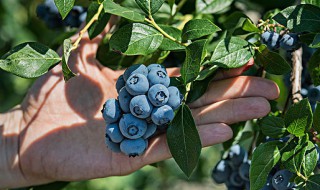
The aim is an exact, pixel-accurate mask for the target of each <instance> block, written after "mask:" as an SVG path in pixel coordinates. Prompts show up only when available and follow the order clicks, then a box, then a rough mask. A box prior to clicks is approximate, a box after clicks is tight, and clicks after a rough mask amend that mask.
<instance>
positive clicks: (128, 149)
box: [120, 138, 147, 157]
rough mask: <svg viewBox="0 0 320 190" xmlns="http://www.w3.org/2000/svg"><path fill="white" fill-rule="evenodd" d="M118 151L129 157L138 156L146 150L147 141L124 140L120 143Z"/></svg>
mask: <svg viewBox="0 0 320 190" xmlns="http://www.w3.org/2000/svg"><path fill="white" fill-rule="evenodd" d="M120 149H121V151H122V152H123V153H124V154H125V155H128V156H129V157H135V156H140V155H142V154H143V153H144V152H145V150H146V149H147V141H145V140H144V139H143V138H138V139H125V140H123V141H122V142H121V143H120Z"/></svg>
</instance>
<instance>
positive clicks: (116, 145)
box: [105, 135, 121, 152]
mask: <svg viewBox="0 0 320 190" xmlns="http://www.w3.org/2000/svg"><path fill="white" fill-rule="evenodd" d="M105 143H106V145H107V147H108V148H109V149H110V150H111V151H113V152H121V150H120V144H119V143H114V142H112V141H111V139H110V137H109V136H108V135H106V141H105Z"/></svg>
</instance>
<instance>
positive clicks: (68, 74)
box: [62, 39, 76, 81]
mask: <svg viewBox="0 0 320 190" xmlns="http://www.w3.org/2000/svg"><path fill="white" fill-rule="evenodd" d="M71 48H72V43H71V39H65V40H64V42H63V56H62V73H63V78H64V80H65V81H68V80H69V79H71V78H72V77H74V76H76V74H74V73H73V72H72V71H71V70H70V68H69V66H68V60H69V57H70V53H71V51H72V49H71Z"/></svg>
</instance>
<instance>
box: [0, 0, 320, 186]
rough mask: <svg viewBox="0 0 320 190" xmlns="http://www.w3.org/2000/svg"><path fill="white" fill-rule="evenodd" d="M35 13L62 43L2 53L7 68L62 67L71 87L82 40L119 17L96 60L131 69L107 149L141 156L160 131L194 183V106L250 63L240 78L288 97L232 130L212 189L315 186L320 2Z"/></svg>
mask: <svg viewBox="0 0 320 190" xmlns="http://www.w3.org/2000/svg"><path fill="white" fill-rule="evenodd" d="M0 8H2V7H0ZM7 9H8V8H7ZM7 9H6V10H7ZM8 10H9V9H8ZM34 14H36V15H37V17H38V18H37V23H38V24H39V25H40V24H41V23H40V21H41V22H43V23H42V25H43V26H44V25H45V26H46V27H47V28H49V29H51V30H53V31H59V33H60V34H61V35H59V36H56V39H55V40H54V43H52V44H46V45H44V44H43V43H38V42H24V43H21V44H17V45H16V46H14V47H12V48H11V47H10V48H9V49H8V47H6V46H5V45H4V49H6V50H7V49H8V51H6V52H4V51H3V50H1V51H0V53H1V54H2V56H1V59H0V68H1V69H2V70H3V71H6V72H9V73H12V74H13V75H16V76H19V77H22V78H28V79H32V78H37V77H39V76H41V75H44V74H45V73H47V72H48V71H49V70H50V69H52V68H53V67H62V69H63V75H64V79H65V82H68V80H70V79H71V78H73V79H72V80H77V76H76V74H77V73H74V72H73V71H72V70H71V69H70V68H69V66H68V58H69V56H70V55H71V54H72V52H73V51H75V50H76V49H77V47H78V45H79V43H80V42H81V40H82V37H83V34H84V33H85V32H88V34H89V37H90V39H94V38H95V37H97V36H98V35H99V34H100V33H101V32H103V29H104V28H105V26H106V24H107V23H108V21H109V19H110V18H111V16H112V15H116V16H117V22H116V24H115V26H114V27H113V28H112V29H111V32H110V33H109V34H106V35H105V38H104V40H103V42H102V43H101V44H100V46H99V49H98V51H97V55H96V57H97V59H98V60H99V61H100V62H101V63H102V64H103V65H104V66H106V67H110V68H112V69H125V68H127V69H126V71H125V72H124V74H123V75H122V76H121V77H119V79H118V81H117V83H116V86H115V87H114V88H116V89H117V91H118V94H119V96H118V99H109V100H106V103H105V105H104V107H103V108H102V115H103V118H104V119H105V121H106V126H104V127H106V133H105V134H103V135H101V138H105V139H106V148H110V149H111V150H113V151H116V152H122V153H124V154H126V155H128V156H139V155H141V154H143V153H144V151H145V149H146V148H147V147H148V139H149V138H152V137H153V136H154V135H157V134H158V133H163V132H165V133H166V134H167V142H168V145H169V149H170V151H171V154H172V156H173V158H174V160H175V162H176V164H177V165H178V166H179V168H180V169H181V171H182V172H183V173H184V174H185V175H186V176H187V177H190V176H191V174H192V173H193V172H194V171H195V168H196V167H197V166H198V164H199V163H200V162H199V159H200V155H201V147H202V146H201V141H200V138H199V134H198V131H197V129H196V126H195V122H194V118H193V117H192V114H191V111H190V109H189V107H188V103H191V102H193V101H195V100H197V99H198V98H199V97H201V96H202V95H203V94H204V92H205V91H206V89H207V87H208V85H209V83H210V82H211V80H212V79H213V77H214V76H215V75H216V73H217V72H218V71H219V70H222V69H232V68H238V67H241V66H243V65H245V64H246V63H247V62H248V61H249V60H250V59H254V61H255V65H254V66H253V67H251V68H250V69H249V70H248V71H246V72H245V73H244V74H245V75H251V76H257V77H266V78H269V79H272V80H274V81H276V82H277V83H278V84H282V85H280V87H281V88H282V90H281V95H280V96H281V97H280V99H279V101H270V104H271V105H272V110H271V112H270V113H269V114H268V115H267V116H266V117H263V118H259V119H254V120H250V121H245V122H241V123H238V124H234V125H233V126H232V129H233V133H234V136H233V138H232V139H231V140H229V141H227V142H225V143H223V144H222V147H223V150H222V151H221V154H220V152H216V153H215V154H219V158H220V160H219V161H218V162H217V164H216V165H214V166H211V167H212V173H211V177H212V179H213V182H214V183H217V184H222V183H223V184H225V185H226V187H227V188H228V189H230V190H231V189H239V190H242V189H247V190H248V189H251V190H261V189H263V190H267V189H276V190H280V189H281V190H285V189H306V190H320V174H319V169H320V149H319V147H318V146H319V145H320V134H319V133H320V106H319V104H320V103H319V101H320V1H319V0H301V1H293V0H288V1H277V0H269V1H262V2H260V1H253V0H239V1H234V0H224V1H221V0H176V1H175V0H167V1H164V0H119V1H113V0H92V1H80V0H79V3H78V1H75V0H54V1H53V0H45V1H37V5H36V8H35V9H34ZM0 16H1V14H0ZM0 23H1V22H0ZM82 23H85V24H83V25H82V27H80V26H81V24H82ZM1 24H2V23H1ZM12 25H14V23H12ZM43 26H42V27H43ZM79 27H80V29H79V30H78V28H79ZM9 28H10V27H9ZM6 30H8V27H4V32H3V33H4V34H6V36H7V38H10V32H7V33H6ZM77 30H78V31H77ZM76 33H78V35H77V38H76V39H75V40H74V41H72V40H71V39H70V37H71V35H73V34H76ZM2 36H3V35H2ZM2 36H1V35H0V42H1V41H4V38H3V37H2ZM48 36H49V35H48ZM27 38H28V37H27ZM48 38H49V37H48ZM10 39H12V40H13V39H14V37H13V36H11V38H10ZM30 39H33V38H31V37H30ZM51 40H52V39H51ZM18 41H19V40H18ZM30 41H33V40H30ZM44 41H45V40H44ZM3 44H5V43H3ZM0 45H1V44H0ZM58 45H62V47H63V54H62V56H59V54H58V53H57V52H56V51H55V49H56V48H57V46H58ZM2 47H3V46H2ZM60 63H61V64H60ZM172 66H179V67H181V70H180V72H181V76H179V77H172V78H169V77H168V75H167V72H166V67H172ZM3 71H1V72H2V73H4V72H3ZM0 78H1V76H0ZM1 85H4V86H5V83H1ZM8 86H9V85H6V86H5V87H6V88H8ZM0 98H1V95H0ZM0 100H1V99H0ZM55 185H56V186H55V187H56V189H60V188H63V187H64V186H65V183H64V182H63V183H57V184H55ZM42 188H44V189H46V188H48V186H45V187H42ZM35 189H37V187H35Z"/></svg>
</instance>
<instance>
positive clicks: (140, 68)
mask: <svg viewBox="0 0 320 190" xmlns="http://www.w3.org/2000/svg"><path fill="white" fill-rule="evenodd" d="M132 74H142V75H144V76H145V77H147V75H148V69H147V67H146V66H145V65H142V64H137V65H132V66H131V67H129V68H127V69H126V71H125V72H124V73H123V78H124V80H125V81H127V80H128V78H129V77H130V76H131V75H132Z"/></svg>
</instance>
